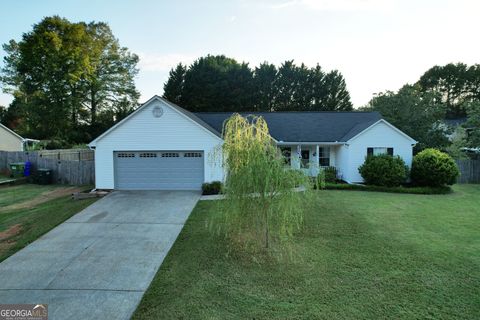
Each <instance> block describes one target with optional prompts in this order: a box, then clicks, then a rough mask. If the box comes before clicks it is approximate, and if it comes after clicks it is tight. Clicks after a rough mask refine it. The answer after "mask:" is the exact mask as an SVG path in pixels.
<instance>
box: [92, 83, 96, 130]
mask: <svg viewBox="0 0 480 320" xmlns="http://www.w3.org/2000/svg"><path fill="white" fill-rule="evenodd" d="M90 105H91V109H90V112H91V115H90V116H91V122H90V125H91V126H92V127H93V126H95V123H96V122H97V100H96V99H95V90H93V89H92V90H90Z"/></svg>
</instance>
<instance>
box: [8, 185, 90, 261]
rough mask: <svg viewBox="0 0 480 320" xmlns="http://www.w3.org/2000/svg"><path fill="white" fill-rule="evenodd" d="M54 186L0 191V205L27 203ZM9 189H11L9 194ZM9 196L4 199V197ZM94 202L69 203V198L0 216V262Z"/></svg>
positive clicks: (25, 186)
mask: <svg viewBox="0 0 480 320" xmlns="http://www.w3.org/2000/svg"><path fill="white" fill-rule="evenodd" d="M56 187H58V186H52V185H50V186H35V185H21V186H17V187H10V188H5V189H2V190H1V191H0V203H2V205H3V203H8V204H12V203H14V202H18V201H22V200H20V199H23V201H26V200H29V199H31V198H32V197H34V195H35V194H36V195H38V194H40V193H42V192H44V191H49V190H53V188H56ZM11 189H15V190H14V191H12V190H11ZM6 194H7V195H10V196H7V195H6ZM96 200H97V199H96V198H95V199H87V200H82V201H75V200H72V199H71V197H70V196H66V197H62V198H58V199H54V200H50V201H47V202H44V203H42V204H39V205H37V206H34V207H33V208H29V209H19V210H12V211H7V212H2V213H0V234H1V235H2V236H1V237H0V261H3V260H4V259H6V258H8V257H9V256H10V255H12V254H14V253H15V252H17V251H18V250H20V249H22V248H23V247H25V246H26V245H28V244H29V243H30V242H32V241H34V240H36V239H37V238H39V237H40V236H41V235H43V234H45V233H46V232H48V231H50V230H51V229H53V228H54V227H56V226H57V225H59V224H60V223H62V222H64V221H65V220H67V219H68V218H70V217H71V216H73V215H74V214H76V213H77V212H79V211H81V210H83V209H84V208H86V207H87V206H89V205H90V204H92V203H93V202H95V201H96Z"/></svg>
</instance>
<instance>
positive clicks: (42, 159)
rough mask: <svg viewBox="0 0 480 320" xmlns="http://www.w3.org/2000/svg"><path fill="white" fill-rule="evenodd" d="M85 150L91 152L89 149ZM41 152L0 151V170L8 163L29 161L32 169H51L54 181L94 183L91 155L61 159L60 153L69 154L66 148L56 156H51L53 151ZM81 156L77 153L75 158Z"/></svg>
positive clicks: (3, 169)
mask: <svg viewBox="0 0 480 320" xmlns="http://www.w3.org/2000/svg"><path fill="white" fill-rule="evenodd" d="M47 151H51V150H47ZM57 151H58V150H57ZM64 151H67V152H64ZM86 151H90V152H93V151H91V150H86ZM43 152H44V151H25V152H8V151H0V171H5V170H8V169H9V166H8V165H9V164H10V163H15V162H26V161H30V162H31V163H32V169H33V171H35V170H36V169H39V168H45V169H51V170H52V175H53V182H54V183H61V184H70V185H85V184H94V183H95V162H94V161H93V156H92V160H61V157H62V155H67V154H70V153H69V152H68V150H62V152H60V153H58V152H57V153H56V158H55V157H52V156H51V155H52V154H54V153H48V155H47V156H45V154H43ZM74 152H75V151H74ZM59 154H60V156H59ZM71 154H74V153H71ZM81 157H82V156H78V153H77V159H81ZM59 158H60V159H59Z"/></svg>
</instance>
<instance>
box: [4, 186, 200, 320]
mask: <svg viewBox="0 0 480 320" xmlns="http://www.w3.org/2000/svg"><path fill="white" fill-rule="evenodd" d="M199 198H200V192H193V191H117V192H113V193H111V194H110V195H108V196H106V197H105V198H103V199H101V200H99V201H97V202H96V203H94V204H93V205H91V206H90V207H88V208H86V209H85V210H83V211H82V212H80V213H78V214H77V215H75V216H73V217H72V218H70V219H69V220H67V221H66V222H64V223H63V224H61V225H59V226H58V227H56V228H55V229H53V230H52V231H50V232H49V233H47V234H45V235H44V236H42V237H41V238H39V239H38V240H36V241H35V242H33V243H31V244H30V245H29V246H27V247H26V248H24V249H23V250H21V251H19V252H17V253H16V254H15V255H13V256H11V257H9V258H8V259H7V260H5V261H3V262H2V263H1V264H0V303H35V304H43V303H47V304H48V311H49V319H128V318H130V316H131V315H132V313H133V311H134V310H135V308H136V306H137V305H138V303H139V302H140V299H141V298H142V295H143V293H144V292H145V290H146V289H147V288H148V286H149V284H150V282H151V281H152V279H153V277H154V275H155V273H156V272H157V270H158V268H159V267H160V265H161V264H162V261H163V259H164V258H165V256H166V255H167V253H168V251H169V249H170V248H171V246H172V245H173V243H174V242H175V239H176V238H177V236H178V234H179V233H180V230H181V229H182V227H183V225H184V223H185V221H186V220H187V218H188V216H189V214H190V212H191V211H192V209H193V208H194V206H195V204H196V203H197V201H198V199H199Z"/></svg>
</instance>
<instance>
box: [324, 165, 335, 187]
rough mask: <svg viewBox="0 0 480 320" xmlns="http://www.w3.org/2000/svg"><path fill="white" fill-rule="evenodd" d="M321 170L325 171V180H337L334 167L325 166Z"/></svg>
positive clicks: (331, 181)
mask: <svg viewBox="0 0 480 320" xmlns="http://www.w3.org/2000/svg"><path fill="white" fill-rule="evenodd" d="M322 171H323V172H324V173H325V182H330V183H333V182H335V181H337V168H335V167H326V168H323V169H322Z"/></svg>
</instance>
